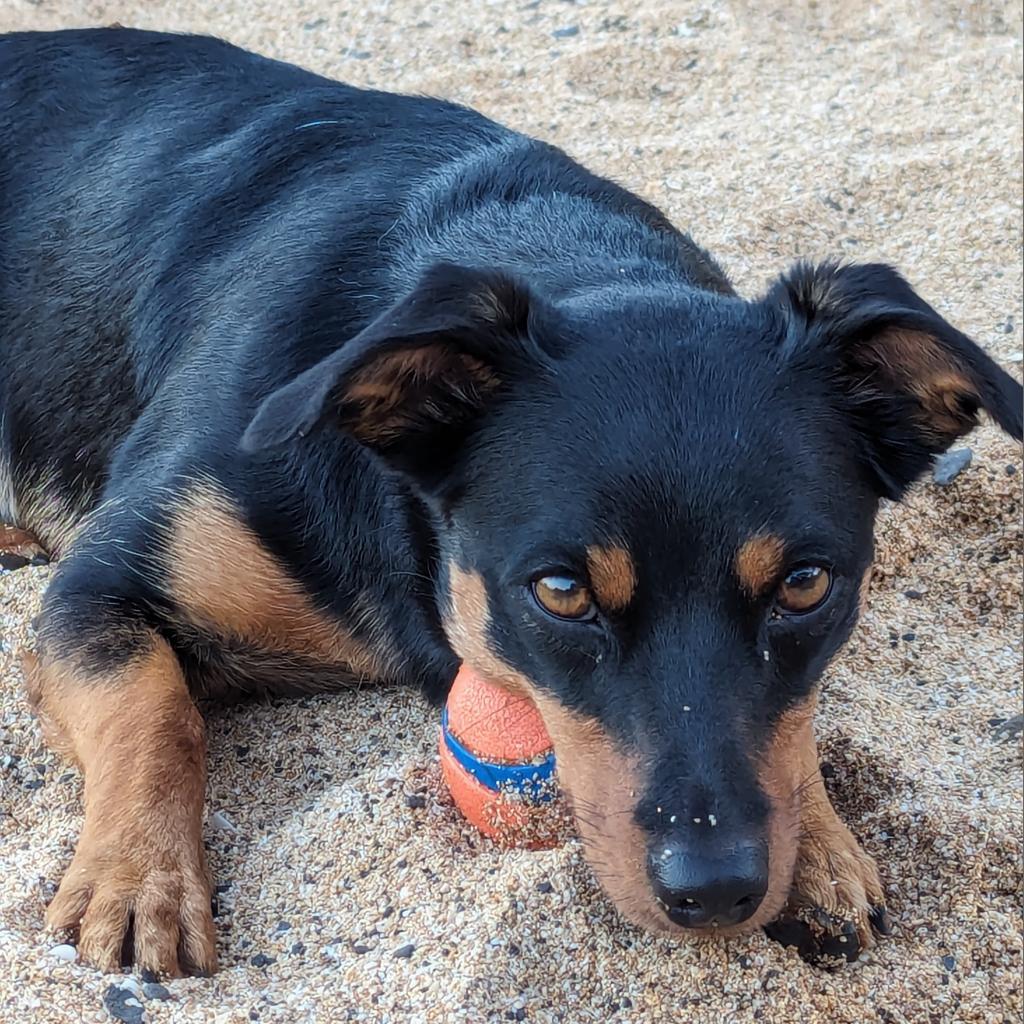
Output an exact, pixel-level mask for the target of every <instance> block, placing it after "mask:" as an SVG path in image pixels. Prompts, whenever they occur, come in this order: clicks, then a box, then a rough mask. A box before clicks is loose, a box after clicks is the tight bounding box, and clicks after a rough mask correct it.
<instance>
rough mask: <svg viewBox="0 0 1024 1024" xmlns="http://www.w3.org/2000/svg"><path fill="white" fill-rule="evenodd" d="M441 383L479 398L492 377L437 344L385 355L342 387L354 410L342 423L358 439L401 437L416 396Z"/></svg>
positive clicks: (483, 368)
mask: <svg viewBox="0 0 1024 1024" xmlns="http://www.w3.org/2000/svg"><path fill="white" fill-rule="evenodd" d="M442 380H443V381H444V383H445V385H446V386H447V387H448V388H450V389H451V390H453V391H455V390H458V389H460V388H461V389H462V390H463V391H465V392H466V393H467V394H468V395H474V396H476V397H482V396H485V395H488V394H490V393H491V392H493V391H494V390H495V389H496V388H497V386H498V383H499V382H498V378H497V377H496V376H495V375H494V374H493V373H492V371H491V370H490V369H489V368H488V367H487V366H486V365H485V364H484V363H482V362H481V361H480V360H479V359H476V358H475V357H473V356H470V355H466V354H465V353H458V352H450V351H448V350H447V349H444V348H441V347H439V346H433V345H427V346H424V347H423V348H417V349H410V350H399V351H396V352H390V353H387V354H385V355H383V356H380V357H378V358H377V359H375V360H374V361H373V362H372V363H370V365H368V366H366V367H364V368H363V369H362V370H360V371H359V372H358V373H357V374H356V375H355V378H354V379H353V380H352V381H351V382H350V383H349V384H348V385H347V387H346V389H345V393H344V402H345V403H346V404H347V405H350V406H354V407H355V410H354V411H352V410H351V409H350V410H348V411H347V413H346V422H348V423H349V424H350V425H351V428H352V431H353V433H354V434H355V435H356V437H358V438H359V439H360V440H362V441H365V442H367V443H369V444H371V445H372V444H380V443H382V442H384V441H387V440H390V439H391V438H394V437H396V436H398V435H400V434H401V433H402V431H403V430H404V429H405V427H406V425H407V423H408V419H409V416H410V414H411V413H413V412H415V410H416V408H417V405H418V403H419V402H420V399H421V398H422V393H424V392H425V391H429V389H430V387H431V386H432V385H431V382H435V383H436V382H440V381H442Z"/></svg>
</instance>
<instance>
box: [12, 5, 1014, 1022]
mask: <svg viewBox="0 0 1024 1024" xmlns="http://www.w3.org/2000/svg"><path fill="white" fill-rule="evenodd" d="M793 7H795V8H798V9H799V10H802V11H804V13H798V12H794V11H793V10H791V8H793ZM113 21H120V22H122V23H124V24H133V25H139V26H145V27H152V28H168V29H181V30H191V31H202V32H212V33H216V34H220V35H223V36H226V37H227V38H229V39H231V40H233V41H235V42H238V43H240V44H243V45H247V46H250V47H253V48H257V49H260V50H262V51H264V52H266V53H269V54H272V55H275V56H278V57H281V58H285V59H290V60H294V61H297V62H299V63H302V64H305V65H307V66H309V67H311V68H314V69H316V70H318V71H321V72H325V73H328V74H332V75H336V76H339V77H343V78H345V79H347V80H349V81H351V82H354V83H357V84H364V85H374V86H381V87H387V88H394V89H400V90H406V91H417V92H426V93H431V94H435V95H441V96H446V97H451V98H455V99H458V100H461V101H463V102H466V103H470V104H472V105H475V106H477V107H479V108H481V109H483V110H484V111H485V112H487V113H489V114H491V115H493V116H495V117H498V118H500V119H502V120H504V121H506V122H508V123H511V124H512V125H514V126H516V127H518V128H521V129H524V130H527V131H529V132H532V133H534V134H537V135H540V136H542V137H544V138H547V139H550V140H552V141H555V142H557V143H558V144H559V145H561V146H563V147H564V148H566V149H567V150H568V151H569V152H570V153H572V154H574V155H575V156H577V157H578V158H580V159H582V160H583V161H584V162H585V163H587V164H589V165H591V166H592V167H593V168H595V169H597V170H599V171H601V172H604V173H606V174H609V175H611V176H613V177H615V178H616V179H618V180H619V181H621V182H623V183H625V184H626V185H628V186H630V187H632V188H633V189H635V190H636V191H638V192H639V193H641V194H642V195H644V196H645V197H646V198H648V199H650V200H653V201H654V202H656V203H658V204H660V205H661V206H662V207H663V208H664V209H665V210H667V212H668V213H669V214H670V215H671V216H672V217H673V218H674V219H675V220H676V221H677V222H678V223H680V224H682V225H684V226H686V227H688V228H690V229H691V230H692V231H693V232H694V234H695V235H696V237H697V238H698V239H699V240H700V241H701V242H702V243H703V244H705V245H707V246H708V247H710V248H711V250H712V251H713V252H714V253H715V254H716V255H717V256H719V257H720V258H721V260H722V262H723V263H724V265H725V267H726V269H727V270H728V271H729V272H730V273H731V275H732V276H733V278H734V280H735V281H736V282H737V284H738V285H739V287H740V288H741V289H743V290H744V291H746V292H748V293H756V292H757V291H758V290H759V289H761V288H762V287H763V286H764V285H765V284H766V282H767V281H768V280H769V279H770V277H771V276H772V275H774V274H775V273H776V272H778V271H779V270H780V269H781V268H782V267H783V266H784V265H785V264H787V263H788V262H789V261H791V260H793V259H795V258H797V257H800V256H813V257H816V256H825V255H838V256H843V257H850V258H884V259H887V260H890V261H892V262H894V263H896V264H898V265H899V266H901V267H902V268H903V269H904V270H905V271H906V272H907V273H908V274H909V276H910V277H911V279H912V280H913V281H914V283H915V284H916V285H917V286H918V287H919V289H920V290H921V291H922V292H923V294H924V295H925V296H926V297H928V298H929V299H930V300H931V301H932V302H933V303H934V304H935V305H936V306H937V307H938V309H939V310H941V311H942V312H943V313H944V314H945V315H947V316H948V317H950V318H951V319H952V320H953V321H954V322H956V323H957V324H958V325H959V326H961V327H962V328H963V329H964V330H966V331H967V332H969V333H970V334H972V336H974V337H975V338H977V339H978V340H979V341H980V342H981V343H982V344H983V345H985V346H986V347H987V348H988V350H989V351H990V352H991V353H992V354H993V355H994V356H996V357H997V358H999V359H1000V360H1002V361H1003V363H1004V365H1007V366H1008V367H1010V368H1011V369H1012V370H1013V372H1016V373H1017V374H1018V375H1019V372H1020V363H1021V326H1022V324H1024V310H1022V308H1021V294H1022V277H1021V274H1022V265H1021V255H1020V254H1021V249H1020V246H1021V218H1020V198H1021V141H1022V140H1021V132H1020V105H1021V35H1020V33H1021V15H1020V10H1019V5H1017V4H1013V3H1011V4H1005V5H1004V4H999V3H994V2H985V0H982V2H978V3H970V4H968V3H960V4H957V3H942V2H940V0H917V2H916V3H913V4H907V5H905V6H904V5H903V4H897V3H876V4H869V3H866V2H863V0H850V2H846V3H843V2H841V0H820V2H818V3H809V4H806V5H802V4H796V5H791V4H788V3H783V2H779V0H770V2H767V3H763V4H758V5H754V4H749V5H744V4H739V3H737V4H734V5H730V4H727V3H724V2H714V3H704V4H696V3H685V4H682V3H680V4H671V3H668V2H658V0H636V2H633V3H630V4H618V5H616V4H604V3H597V2H589V3H583V2H582V0H579V2H578V3H571V2H559V0H541V2H533V3H526V2H518V0H517V2H514V3H500V2H478V3H473V4H458V5H454V8H451V7H449V6H448V5H444V4H440V3H431V4H415V3H412V2H409V0H392V2H390V3H378V4H372V5H371V4H366V5H362V4H348V5H344V4H340V5H339V4H330V3H326V2H322V0H321V2H314V0H306V2H291V0H275V2H266V0H253V2H246V0H220V2H210V3H206V4H201V3H198V2H194V0H185V2H182V3H155V2H152V3H141V2H140V3H127V2H125V3H116V2H94V3H76V2H74V0H5V3H4V4H3V6H2V7H0V30H6V29H15V28H30V27H38V28H56V27H62V26H71V25H88V24H103V23H108V22H113ZM968 443H969V444H970V445H971V446H972V447H973V448H974V449H975V457H974V461H973V464H972V465H971V466H970V468H969V469H968V470H967V471H966V472H965V473H963V474H962V475H961V476H960V477H959V478H958V479H957V480H956V481H955V482H954V483H953V484H952V485H951V486H949V487H948V488H939V487H936V486H935V485H934V484H932V483H930V482H926V483H925V484H923V485H922V486H921V487H919V488H918V489H917V490H916V491H915V493H914V495H913V496H912V498H911V500H910V501H909V502H908V503H907V505H906V506H905V507H902V508H900V509H895V508H887V509H886V510H885V511H884V513H883V517H882V520H881V523H880V530H879V533H880V543H879V559H878V567H877V571H876V574H875V580H874V584H873V594H872V603H871V608H870V610H869V612H868V614H867V615H866V617H865V618H864V621H863V623H862V625H861V626H860V627H859V629H858V631H857V633H856V635H855V637H854V639H853V642H852V643H851V644H850V646H849V648H848V649H847V651H846V653H845V654H844V655H843V656H842V658H841V659H840V660H839V661H838V662H837V664H836V665H835V666H834V668H833V669H832V671H831V672H830V673H829V676H828V679H827V683H826V688H825V698H824V702H823V710H822V717H821V727H820V732H821V734H822V736H823V739H824V753H823V757H824V759H825V760H826V761H827V762H828V763H829V764H830V765H831V766H832V768H831V772H830V785H831V786H832V788H833V790H834V792H835V798H836V802H837V804H838V806H839V807H840V810H841V811H842V813H844V814H845V816H846V818H847V820H848V821H849V822H850V824H851V826H852V828H853V829H854V831H855V832H856V834H857V835H858V836H859V837H860V838H861V839H862V841H863V842H864V844H865V846H866V848H867V849H868V850H869V851H870V852H871V853H873V854H874V855H875V856H877V857H878V858H879V860H880V863H881V867H882V872H883V875H884V877H885V879H886V882H887V885H888V889H889V894H890V907H891V909H892V911H893V915H894V917H895V920H896V930H895V934H894V935H893V937H892V938H891V939H889V940H887V941H885V942H883V943H882V944H881V945H879V946H878V947H877V948H876V949H875V950H874V951H873V953H872V955H871V957H870V960H869V962H867V963H862V964H859V965H856V966H855V967H853V968H851V969H847V970H843V971H841V972H838V973H835V974H828V973H824V972H822V971H818V970H815V969H812V968H810V967H807V966H805V965H804V964H803V963H802V962H801V961H800V960H799V959H798V958H797V957H796V956H795V955H794V954H792V953H791V952H788V951H785V950H783V949H781V948H779V947H777V946H775V945H773V944H771V943H770V942H769V941H768V940H767V939H765V938H764V937H763V936H761V935H755V936H752V937H750V938H747V939H743V940H735V941H732V942H730V943H728V944H710V945H698V944H690V943H686V942H671V941H668V940H665V939H654V938H651V937H650V936H647V935H645V934H642V933H640V932H639V931H637V930H635V929H634V928H632V927H630V926H628V925H626V924H624V923H623V922H622V921H621V920H620V919H619V918H618V917H617V915H616V914H615V912H614V911H613V910H612V909H611V908H610V907H609V905H608V904H607V902H606V901H605V900H604V899H603V898H602V896H601V895H600V893H599V892H598V891H597V890H596V888H595V885H594V883H593V881H592V879H591V876H590V873H589V871H588V870H587V868H586V866H585V865H584V863H583V862H582V859H581V856H580V851H579V848H578V846H577V845H576V844H575V843H574V842H571V841H570V842H568V843H567V844H566V845H564V846H562V847H561V848H558V849H555V850H551V851H547V852H539V853H537V852H508V851H502V850H498V849H495V848H493V847H491V846H490V845H489V844H488V843H487V842H485V841H482V840H481V839H479V838H478V837H476V836H475V835H474V834H473V832H472V831H471V830H470V829H468V828H467V827H464V826H463V825H462V824H461V823H460V820H459V818H458V816H457V814H456V813H455V811H454V810H453V808H452V807H451V806H450V803H449V802H448V800H447V799H446V797H445V795H444V793H443V791H442V788H441V786H440V781H439V771H438V765H437V761H436V757H435V730H436V727H437V719H436V714H435V713H434V712H431V711H430V710H428V709H426V708H425V707H424V706H423V705H421V704H420V703H419V701H418V700H417V699H416V698H415V697H414V696H412V695H409V694H403V693H396V692H389V691H386V690H377V691H373V690H367V691H364V692H362V693H358V694H355V693H354V694H348V695H342V696H338V697H333V698H330V699H327V698H322V699H308V700H301V701H292V702H285V701H282V702H273V703H264V704H256V705H252V706H246V707H237V708H234V709H231V710H216V711H213V712H212V713H211V715H210V719H209V723H210V726H209V727H210V740H211V748H212V757H211V783H210V792H209V810H210V819H209V823H208V830H207V836H208V842H209V848H210V854H211V861H212V867H213V871H214V873H215V876H216V881H217V883H218V892H219V902H220V914H219V917H218V926H219V934H220V956H221V961H222V969H221V971H220V973H219V974H218V975H217V976H216V977H214V978H213V979H210V980H202V979H187V980H182V981H176V982H173V983H170V984H169V985H168V990H169V994H170V999H168V1000H165V1001H160V1000H154V999H150V1000H148V1001H146V1002H145V1013H146V1019H147V1020H149V1021H152V1022H171V1021H174V1022H185V1021H188V1022H197V1021H225V1022H227V1021H230V1022H234V1021H249V1020H253V1021H256V1020H258V1021H267V1022H278V1021H280V1022H304V1021H323V1022H335V1021H345V1020H356V1021H394V1022H406V1021H409V1022H419V1021H438V1022H441V1021H453V1022H454V1021H460V1022H461V1021H465V1022H474V1024H475V1022H484V1021H503V1020H527V1021H537V1022H554V1021H565V1022H571V1024H575V1022H584V1021H608V1020H611V1021H629V1022H637V1024H640V1022H643V1024H648V1022H650V1024H653V1022H661V1021H683V1022H685V1021H695V1022H704V1021H708V1022H715V1024H718V1022H746V1021H755V1020H756V1021H764V1022H768V1024H772V1022H776V1024H781V1022H793V1021H810V1022H820V1024H826V1022H827V1024H833V1022H850V1024H853V1022H858V1024H860V1022H867V1021H883V1022H887V1024H888V1022H904V1021H912V1022H922V1024H923V1022H929V1024H931V1022H982V1021H984V1022H989V1024H1001V1022H1004V1021H1014V1020H1019V1019H1020V1017H1021V1013H1022V981H1021V928H1020V916H1019V910H1018V902H1019V898H1020V890H1021V871H1020V863H1021V852H1022V827H1021V781H1022V776H1021V745H1020V740H1019V739H1018V738H1015V737H1013V736H1012V735H1011V736H1007V730H1006V729H1002V730H1001V729H1000V720H1003V719H1008V718H1010V717H1012V716H1013V715H1016V714H1019V713H1020V711H1021V703H1022V694H1021V580H1022V566H1021V478H1022V473H1021V453H1020V451H1019V449H1018V447H1017V446H1016V445H1014V444H1012V443H1011V442H1009V441H1007V440H1006V439H1004V438H1001V437H999V436H998V435H997V433H996V432H995V431H994V430H992V429H991V428H984V429H982V430H980V431H978V432H977V433H976V434H975V435H973V436H972V437H971V438H970V439H969V441H968ZM47 576H48V570H46V569H33V570H24V571H21V572H17V573H12V574H0V631H2V641H0V965H2V967H0V1020H2V1021H3V1022H4V1024H8V1022H10V1024H15V1022H18V1024H20V1022H26V1021H32V1022H35V1021H39V1022H45V1021H55V1022H56V1021H61V1022H64V1021H76V1022H77V1021H103V1020H108V1019H109V1017H108V1015H107V1012H106V1011H105V1010H104V1008H103V1005H102V997H103V993H104V991H105V989H106V988H107V987H108V985H110V984H111V982H112V981H115V980H118V979H117V978H114V977H110V976H108V977H103V976H101V975H98V974H96V973H94V972H93V971H92V970H90V969H88V968H85V967H83V966H81V965H79V964H76V963H70V964H69V963H63V962H60V961H59V960H57V959H56V958H55V957H54V956H53V955H52V954H51V953H50V952H49V950H50V949H51V947H52V946H53V945H54V944H55V943H56V942H57V941H58V939H57V938H55V937H52V936H47V935H45V934H44V933H43V931H42V911H43V906H44V903H45V901H46V900H47V898H48V897H49V895H50V894H51V893H52V891H53V887H54V885H55V883H56V882H57V880H58V879H59V877H60V874H61V872H62V870H63V869H64V868H65V867H66V865H67V863H68V861H69V858H70V855H71V852H72V848H73V843H74V840H75V838H76V835H77V830H78V827H79V825H80V822H81V807H80V799H81V782H80V779H79V777H78V775H77V773H76V772H75V771H74V770H72V769H71V768H70V767H69V766H68V765H67V764H66V763H64V762H62V761H61V760H59V759H58V758H57V757H56V756H54V755H53V754H51V753H49V752H48V751H47V750H46V749H45V748H44V747H43V745H42V743H41V740H40V738H39V736H38V733H37V731H36V727H35V725H34V723H33V721H32V719H31V717H30V715H29V713H28V710H27V708H26V707H25V704H24V702H23V700H22V698H21V696H20V694H19V686H20V683H21V676H20V669H19V667H18V662H17V660H16V658H15V656H14V654H15V651H16V650H17V649H18V648H19V647H20V646H22V645H24V644H31V642H32V637H31V630H30V626H29V622H30V619H31V616H32V615H33V613H34V610H35V609H36V608H37V606H38V600H39V595H40V593H41V591H42V589H43V588H44V586H45V584H46V581H47ZM409 794H422V795H423V797H424V798H425V801H424V802H425V806H424V807H422V808H415V807H409V806H407V804H406V799H405V798H406V796H407V795H409ZM413 802H414V803H415V802H416V801H413ZM410 944H411V945H413V946H414V949H413V950H412V951H411V953H410V955H408V956H396V955H395V952H396V950H400V949H402V947H407V946H409V945H410ZM404 952H407V950H405V951H404ZM254 957H256V961H255V964H254V962H253V958H254ZM258 965H262V966H258Z"/></svg>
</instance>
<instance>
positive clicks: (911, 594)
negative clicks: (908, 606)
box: [903, 590, 924, 601]
mask: <svg viewBox="0 0 1024 1024" xmlns="http://www.w3.org/2000/svg"><path fill="white" fill-rule="evenodd" d="M903 596H904V597H907V598H910V600H911V601H920V600H921V599H922V598H923V597H924V594H923V593H921V591H920V590H904V591H903Z"/></svg>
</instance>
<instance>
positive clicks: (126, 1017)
mask: <svg viewBox="0 0 1024 1024" xmlns="http://www.w3.org/2000/svg"><path fill="white" fill-rule="evenodd" d="M103 1005H104V1007H106V1010H107V1013H109V1014H110V1016H111V1017H113V1018H114V1020H119V1021H122V1022H123V1024H142V1022H143V1021H144V1020H145V1012H144V1011H143V1009H142V1003H140V1002H139V1001H138V999H136V997H135V996H134V995H133V993H132V992H131V991H130V990H129V989H126V988H123V987H122V986H120V985H108V986H107V990H106V991H105V992H104V993H103Z"/></svg>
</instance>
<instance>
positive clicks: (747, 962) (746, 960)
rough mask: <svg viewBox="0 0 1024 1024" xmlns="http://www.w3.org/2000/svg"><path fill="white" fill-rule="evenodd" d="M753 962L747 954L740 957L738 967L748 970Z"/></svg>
mask: <svg viewBox="0 0 1024 1024" xmlns="http://www.w3.org/2000/svg"><path fill="white" fill-rule="evenodd" d="M753 963H754V961H753V960H751V959H750V957H749V956H741V957H740V967H742V968H743V970H745V971H747V970H749V969H750V968H751V966H753Z"/></svg>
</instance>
